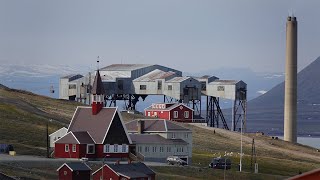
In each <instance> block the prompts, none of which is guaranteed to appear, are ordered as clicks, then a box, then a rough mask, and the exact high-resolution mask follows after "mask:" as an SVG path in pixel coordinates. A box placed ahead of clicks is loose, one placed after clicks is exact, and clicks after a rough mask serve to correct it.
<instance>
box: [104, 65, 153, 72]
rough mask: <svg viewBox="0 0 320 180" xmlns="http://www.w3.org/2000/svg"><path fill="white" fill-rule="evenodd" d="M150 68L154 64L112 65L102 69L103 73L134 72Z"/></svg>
mask: <svg viewBox="0 0 320 180" xmlns="http://www.w3.org/2000/svg"><path fill="white" fill-rule="evenodd" d="M149 66H152V64H112V65H110V66H106V67H104V68H102V69H101V71H133V70H136V69H141V68H145V67H149Z"/></svg>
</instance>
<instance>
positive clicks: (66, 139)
mask: <svg viewBox="0 0 320 180" xmlns="http://www.w3.org/2000/svg"><path fill="white" fill-rule="evenodd" d="M54 143H55V144H65V143H68V144H80V142H79V141H78V139H77V138H76V137H75V136H74V134H73V133H72V132H68V133H67V134H65V135H64V136H62V137H61V138H60V139H58V140H57V141H55V142H54Z"/></svg>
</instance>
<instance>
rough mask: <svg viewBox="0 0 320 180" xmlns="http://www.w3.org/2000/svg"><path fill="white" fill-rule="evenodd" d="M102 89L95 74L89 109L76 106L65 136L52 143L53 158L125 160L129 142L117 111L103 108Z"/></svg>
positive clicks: (112, 108) (98, 75)
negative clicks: (53, 144) (53, 146)
mask: <svg viewBox="0 0 320 180" xmlns="http://www.w3.org/2000/svg"><path fill="white" fill-rule="evenodd" d="M103 93H104V89H103V85H102V82H101V77H100V73H99V71H97V75H96V77H95V80H94V83H93V89H92V100H93V102H92V105H91V107H81V106H79V107H77V109H76V111H75V113H74V115H73V118H72V120H71V122H70V124H69V127H68V130H67V134H66V135H65V136H63V137H61V138H60V139H59V140H57V141H55V157H56V158H82V157H85V158H92V159H96V158H104V157H106V156H108V157H109V158H127V157H129V144H131V139H130V137H129V135H128V133H127V130H126V127H125V126H124V124H123V123H122V120H121V115H120V113H118V111H117V108H114V107H111V108H108V107H103V101H104V95H103Z"/></svg>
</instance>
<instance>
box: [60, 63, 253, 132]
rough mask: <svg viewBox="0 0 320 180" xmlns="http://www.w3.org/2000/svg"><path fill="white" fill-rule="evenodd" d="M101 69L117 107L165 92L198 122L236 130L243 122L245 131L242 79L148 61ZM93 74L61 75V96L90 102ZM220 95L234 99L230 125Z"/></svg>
mask: <svg viewBox="0 0 320 180" xmlns="http://www.w3.org/2000/svg"><path fill="white" fill-rule="evenodd" d="M99 71H100V74H101V79H102V82H103V84H104V89H105V91H106V92H105V104H106V106H117V101H124V104H125V108H126V109H128V110H135V108H136V104H137V102H138V101H139V99H142V100H145V98H147V96H150V95H163V101H164V102H168V103H169V102H170V103H171V102H180V103H184V104H186V105H188V106H189V107H191V108H192V109H193V110H194V116H195V117H194V119H195V122H206V123H207V125H208V126H211V127H222V128H224V129H230V130H233V131H236V130H237V128H236V127H237V125H238V123H239V122H242V123H243V125H244V126H243V127H244V130H245V127H246V99H247V95H246V92H247V90H246V89H247V85H246V83H244V82H243V81H236V80H220V79H219V78H217V77H215V76H203V77H190V76H182V72H181V71H178V70H175V69H172V68H169V67H165V66H161V65H149V64H112V65H109V66H106V67H104V68H101V69H99ZM94 76H95V73H89V74H88V75H87V76H79V75H74V76H66V77H62V78H60V94H59V95H60V96H59V98H60V99H69V100H76V101H79V102H83V103H87V104H90V103H91V100H90V96H89V93H90V89H91V86H92V83H93V77H94ZM70 92H72V94H70ZM202 97H204V98H202ZM220 98H223V99H229V100H233V108H232V114H233V115H232V122H231V128H229V127H228V124H227V121H226V119H225V117H224V116H223V113H222V110H221V108H220V104H219V102H220ZM202 99H206V110H205V112H206V113H205V117H202V116H204V115H203V113H202V107H201V101H202ZM220 122H221V123H220Z"/></svg>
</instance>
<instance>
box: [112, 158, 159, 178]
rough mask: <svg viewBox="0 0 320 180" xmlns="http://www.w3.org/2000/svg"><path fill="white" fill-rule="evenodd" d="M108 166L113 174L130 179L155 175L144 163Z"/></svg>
mask: <svg viewBox="0 0 320 180" xmlns="http://www.w3.org/2000/svg"><path fill="white" fill-rule="evenodd" d="M108 166H109V167H110V168H111V169H112V170H113V171H115V172H117V173H118V174H121V175H125V176H127V177H130V178H139V177H148V175H154V174H155V173H154V172H153V171H152V170H151V169H150V168H149V167H148V166H146V165H145V164H144V163H141V162H138V163H130V164H108Z"/></svg>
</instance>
